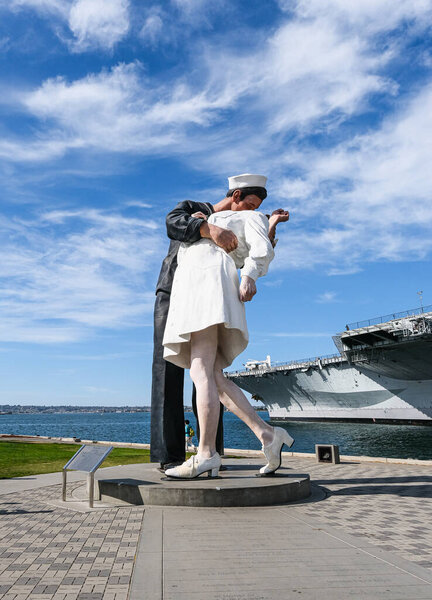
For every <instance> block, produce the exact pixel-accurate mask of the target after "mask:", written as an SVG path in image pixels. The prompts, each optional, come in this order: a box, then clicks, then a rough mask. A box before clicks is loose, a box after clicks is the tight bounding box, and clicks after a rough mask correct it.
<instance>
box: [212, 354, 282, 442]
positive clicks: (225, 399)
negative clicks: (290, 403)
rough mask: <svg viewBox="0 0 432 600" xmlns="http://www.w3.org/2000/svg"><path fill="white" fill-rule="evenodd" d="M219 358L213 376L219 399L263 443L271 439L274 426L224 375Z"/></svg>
mask: <svg viewBox="0 0 432 600" xmlns="http://www.w3.org/2000/svg"><path fill="white" fill-rule="evenodd" d="M218 363H220V359H218V358H216V364H215V370H214V378H215V381H216V386H217V389H218V392H219V400H220V401H221V402H222V404H223V405H224V406H225V407H226V408H227V409H228V410H229V411H231V412H232V413H234V414H235V415H236V416H237V417H239V418H240V419H241V420H242V421H243V422H244V423H246V425H247V426H248V427H249V428H250V429H251V430H252V431H253V432H254V434H255V435H256V436H257V438H258V439H259V440H260V442H261V443H262V444H264V445H266V444H269V443H271V442H272V441H273V437H274V428H273V427H272V426H271V425H269V424H268V423H266V422H265V421H264V420H263V419H261V417H260V416H259V415H258V413H257V412H256V411H255V410H254V409H253V407H252V406H251V405H250V403H249V401H248V399H247V398H246V396H245V395H244V394H243V392H242V390H241V389H240V388H239V387H238V385H236V384H235V383H234V382H233V381H231V380H230V379H227V378H226V377H224V375H223V372H222V369H221V368H218Z"/></svg>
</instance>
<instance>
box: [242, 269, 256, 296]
mask: <svg viewBox="0 0 432 600" xmlns="http://www.w3.org/2000/svg"><path fill="white" fill-rule="evenodd" d="M256 291H257V289H256V285H255V281H254V280H253V279H252V278H251V277H248V276H247V275H244V276H243V277H242V279H241V283H240V288H239V297H240V300H241V301H242V302H249V301H250V300H252V298H253V297H254V296H255V294H256Z"/></svg>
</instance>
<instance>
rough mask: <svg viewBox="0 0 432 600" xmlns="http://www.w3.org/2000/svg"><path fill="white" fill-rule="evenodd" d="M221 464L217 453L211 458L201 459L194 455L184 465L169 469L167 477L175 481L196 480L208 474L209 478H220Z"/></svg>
mask: <svg viewBox="0 0 432 600" xmlns="http://www.w3.org/2000/svg"><path fill="white" fill-rule="evenodd" d="M221 462H222V461H221V457H220V456H219V454H218V453H217V452H216V453H215V454H213V456H212V457H211V458H202V459H199V458H198V456H196V455H193V456H191V457H190V458H188V459H187V460H186V461H185V462H184V463H183V464H182V465H179V466H178V467H173V468H172V469H167V470H166V471H165V475H167V477H173V478H175V479H196V478H197V477H199V476H200V475H202V474H203V473H207V474H208V476H209V477H218V475H219V469H220V466H221Z"/></svg>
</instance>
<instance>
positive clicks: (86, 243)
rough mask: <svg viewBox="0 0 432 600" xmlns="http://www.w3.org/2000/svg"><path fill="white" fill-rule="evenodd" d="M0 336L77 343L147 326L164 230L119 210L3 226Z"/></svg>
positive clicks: (49, 214)
mask: <svg viewBox="0 0 432 600" xmlns="http://www.w3.org/2000/svg"><path fill="white" fill-rule="evenodd" d="M0 234H1V237H2V238H3V242H2V251H1V261H0V280H1V281H2V286H1V291H0V307H1V316H0V339H1V340H4V341H31V342H36V343H54V342H64V341H77V340H80V339H83V338H86V337H90V336H92V335H94V332H95V331H97V330H98V329H99V328H108V329H119V328H127V327H137V326H143V325H146V324H147V321H148V320H149V318H148V315H149V313H150V312H151V310H152V307H153V302H154V290H153V286H154V281H153V278H154V274H155V272H156V270H157V267H158V266H159V263H160V259H161V255H162V253H163V250H164V248H165V245H166V240H165V232H164V228H163V227H162V228H161V233H160V232H159V230H158V229H156V224H155V223H152V222H149V221H148V220H147V219H146V220H144V219H143V220H141V219H138V218H133V219H132V218H127V217H124V216H123V215H121V214H120V213H118V212H107V211H100V210H95V209H89V210H84V209H82V210H79V211H78V210H77V211H50V212H47V213H45V214H43V215H41V216H39V217H37V218H36V219H34V220H32V221H29V220H28V221H23V220H15V221H11V220H7V219H5V218H4V219H2V221H0Z"/></svg>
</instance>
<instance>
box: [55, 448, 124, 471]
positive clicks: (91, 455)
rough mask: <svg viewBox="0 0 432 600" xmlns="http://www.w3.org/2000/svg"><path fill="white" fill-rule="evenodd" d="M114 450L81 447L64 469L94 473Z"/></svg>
mask: <svg viewBox="0 0 432 600" xmlns="http://www.w3.org/2000/svg"><path fill="white" fill-rule="evenodd" d="M112 449H113V447H112V446H108V448H107V447H106V446H81V448H80V449H79V450H78V452H77V453H76V454H74V455H73V456H72V458H71V459H70V461H69V462H68V463H67V464H65V466H64V467H63V469H68V470H70V471H85V472H86V473H94V472H95V471H96V469H97V468H98V467H99V466H100V465H101V464H102V463H103V461H104V460H105V458H106V457H107V456H108V454H109V453H110V452H111V450H112Z"/></svg>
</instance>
